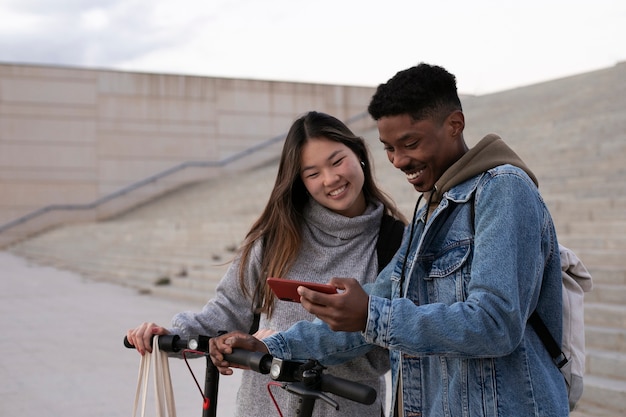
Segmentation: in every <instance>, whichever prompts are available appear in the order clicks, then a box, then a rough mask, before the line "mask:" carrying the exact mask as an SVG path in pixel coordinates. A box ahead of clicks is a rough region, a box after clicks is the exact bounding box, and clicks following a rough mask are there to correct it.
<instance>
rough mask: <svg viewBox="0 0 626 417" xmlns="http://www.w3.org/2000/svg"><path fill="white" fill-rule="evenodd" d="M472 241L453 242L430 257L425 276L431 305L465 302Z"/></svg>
mask: <svg viewBox="0 0 626 417" xmlns="http://www.w3.org/2000/svg"><path fill="white" fill-rule="evenodd" d="M471 253H472V245H471V241H470V240H465V241H459V242H453V243H452V244H450V245H448V246H445V247H444V248H443V249H442V250H441V251H439V252H438V253H437V254H435V255H434V256H432V257H430V262H428V264H429V270H428V273H427V274H426V275H425V281H426V286H427V289H428V298H429V300H428V302H429V303H444V304H452V303H455V302H458V301H464V300H465V298H466V295H467V284H468V281H469V278H470V273H471V262H470V258H471Z"/></svg>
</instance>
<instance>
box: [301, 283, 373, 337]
mask: <svg viewBox="0 0 626 417" xmlns="http://www.w3.org/2000/svg"><path fill="white" fill-rule="evenodd" d="M329 284H331V285H334V286H335V287H337V289H338V291H339V293H338V294H323V293H321V292H317V291H314V290H311V289H308V288H305V287H298V294H300V297H301V298H300V303H301V304H302V306H303V307H304V308H305V309H306V310H307V311H308V312H309V313H311V314H314V315H316V316H317V317H318V318H319V319H321V320H323V321H324V322H326V324H328V326H329V327H330V328H331V329H332V330H335V331H345V332H358V331H363V330H365V325H366V324H367V313H368V305H369V295H368V294H367V293H366V292H365V291H364V290H363V288H362V287H361V284H359V282H358V281H357V280H356V279H354V278H332V279H331V280H330V282H329Z"/></svg>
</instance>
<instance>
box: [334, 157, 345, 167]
mask: <svg viewBox="0 0 626 417" xmlns="http://www.w3.org/2000/svg"><path fill="white" fill-rule="evenodd" d="M341 162H343V158H341V159H337V160H336V161H335V162H333V166H337V165H341Z"/></svg>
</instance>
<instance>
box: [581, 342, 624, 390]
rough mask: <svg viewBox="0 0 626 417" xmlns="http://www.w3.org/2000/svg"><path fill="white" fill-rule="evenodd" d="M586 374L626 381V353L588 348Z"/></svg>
mask: <svg viewBox="0 0 626 417" xmlns="http://www.w3.org/2000/svg"><path fill="white" fill-rule="evenodd" d="M585 367H586V370H585V374H590V375H594V376H602V377H608V378H611V379H615V380H621V381H622V382H625V383H626V353H622V352H610V351H606V350H599V349H593V348H592V349H586V360H585Z"/></svg>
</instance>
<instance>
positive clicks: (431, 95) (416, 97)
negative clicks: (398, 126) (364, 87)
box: [367, 63, 462, 121]
mask: <svg viewBox="0 0 626 417" xmlns="http://www.w3.org/2000/svg"><path fill="white" fill-rule="evenodd" d="M454 110H462V107H461V100H460V99H459V96H458V94H457V91H456V78H455V77H454V75H452V74H450V73H449V72H448V71H446V70H445V69H444V68H442V67H438V66H434V65H428V64H425V63H420V64H419V65H417V66H415V67H411V68H409V69H406V70H403V71H400V72H398V73H397V74H396V75H394V76H393V78H391V79H390V80H389V81H387V82H386V83H385V84H381V85H379V86H378V88H377V89H376V93H375V94H374V96H373V97H372V100H371V102H370V105H369V107H368V108H367V111H368V112H369V114H370V115H371V116H372V118H374V120H379V119H380V118H381V117H385V116H398V115H401V114H409V115H410V116H411V117H412V118H413V120H422V119H426V118H433V119H434V120H439V121H443V119H445V118H446V117H447V116H448V115H449V114H450V113H451V112H453V111H454Z"/></svg>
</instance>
